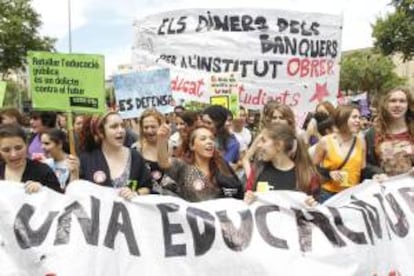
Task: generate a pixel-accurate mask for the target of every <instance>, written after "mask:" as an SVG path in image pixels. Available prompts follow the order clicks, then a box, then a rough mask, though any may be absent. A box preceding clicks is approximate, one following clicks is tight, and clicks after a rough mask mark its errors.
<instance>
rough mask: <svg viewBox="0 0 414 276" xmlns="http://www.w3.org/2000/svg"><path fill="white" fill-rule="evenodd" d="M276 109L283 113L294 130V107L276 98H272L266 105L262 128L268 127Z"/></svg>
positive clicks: (261, 122)
mask: <svg viewBox="0 0 414 276" xmlns="http://www.w3.org/2000/svg"><path fill="white" fill-rule="evenodd" d="M275 110H277V111H279V112H280V113H282V115H283V117H284V119H285V120H286V121H287V123H288V125H289V126H290V127H291V128H292V129H293V130H295V129H296V121H295V114H294V113H293V111H292V109H291V108H290V107H289V106H288V105H286V104H281V103H279V102H278V101H276V100H271V101H269V102H267V103H266V104H265V105H264V107H263V113H262V116H261V120H260V129H263V128H265V127H266V125H269V124H271V123H272V117H273V112H274V111H275Z"/></svg>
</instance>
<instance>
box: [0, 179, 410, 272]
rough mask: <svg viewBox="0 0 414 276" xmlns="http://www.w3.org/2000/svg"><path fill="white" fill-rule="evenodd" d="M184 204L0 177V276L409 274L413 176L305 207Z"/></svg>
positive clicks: (294, 202) (273, 196) (292, 198)
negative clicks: (30, 187)
mask: <svg viewBox="0 0 414 276" xmlns="http://www.w3.org/2000/svg"><path fill="white" fill-rule="evenodd" d="M305 198H306V195H305V194H302V193H298V192H287V191H286V192H284V191H280V192H270V193H264V194H259V195H258V200H257V201H256V202H255V203H254V204H252V205H246V204H245V203H244V202H243V201H238V200H233V199H220V200H211V201H206V202H202V203H189V202H186V201H183V200H181V199H178V198H174V197H167V196H156V195H150V196H142V197H137V198H135V199H134V200H132V201H130V202H128V201H125V200H123V199H122V198H120V197H119V196H118V195H117V191H116V190H114V189H110V188H103V187H100V186H98V185H95V184H92V183H89V182H86V181H76V182H73V183H71V185H69V187H68V190H67V193H66V194H65V195H62V194H58V193H56V192H54V191H51V190H49V189H47V188H42V190H41V191H40V192H39V193H37V194H32V195H28V194H26V193H25V192H24V189H23V184H19V183H12V182H5V181H3V182H0V275H19V276H20V275H30V276H32V275H57V276H65V275H68V276H73V275H77V276H80V275H88V276H90V275H99V276H102V275H108V276H115V275H197V276H201V275H214V276H219V275H226V276H230V275H237V276H241V275H378V276H379V275H412V274H413V273H414V262H413V260H414V234H413V233H414V230H413V229H412V228H413V227H414V181H413V177H412V176H408V175H404V176H399V177H395V178H393V179H390V180H388V181H386V182H384V183H382V184H378V183H375V182H372V181H371V182H365V183H363V184H361V185H358V186H356V187H354V188H351V189H348V190H346V191H344V192H343V193H341V194H339V195H337V196H335V197H333V198H332V199H331V200H329V201H328V202H326V203H325V204H324V205H319V206H317V207H314V208H308V207H306V206H305V205H304V203H303V202H304V199H305Z"/></svg>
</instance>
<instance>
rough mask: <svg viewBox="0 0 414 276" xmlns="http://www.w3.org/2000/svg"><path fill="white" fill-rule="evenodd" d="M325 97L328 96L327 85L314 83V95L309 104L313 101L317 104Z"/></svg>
mask: <svg viewBox="0 0 414 276" xmlns="http://www.w3.org/2000/svg"><path fill="white" fill-rule="evenodd" d="M326 96H329V92H328V87H327V83H326V82H325V83H324V84H319V83H316V88H315V94H313V96H312V97H311V98H310V100H309V102H313V101H315V100H317V101H318V102H321V101H322V100H323V98H325V97H326Z"/></svg>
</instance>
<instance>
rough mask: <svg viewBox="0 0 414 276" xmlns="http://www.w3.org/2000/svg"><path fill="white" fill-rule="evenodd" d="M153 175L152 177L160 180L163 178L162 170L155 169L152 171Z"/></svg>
mask: <svg viewBox="0 0 414 276" xmlns="http://www.w3.org/2000/svg"><path fill="white" fill-rule="evenodd" d="M151 176H152V179H154V180H157V181H158V180H160V178H161V176H162V173H161V172H160V171H153V172H152V173H151Z"/></svg>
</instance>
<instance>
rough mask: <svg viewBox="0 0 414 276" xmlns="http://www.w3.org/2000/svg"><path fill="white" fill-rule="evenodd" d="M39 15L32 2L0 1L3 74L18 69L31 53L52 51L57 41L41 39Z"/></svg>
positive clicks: (0, 64)
mask: <svg viewBox="0 0 414 276" xmlns="http://www.w3.org/2000/svg"><path fill="white" fill-rule="evenodd" d="M41 24H42V23H41V20H40V15H39V14H38V13H36V11H35V10H34V9H33V8H32V6H31V0H0V74H1V75H3V76H4V74H6V73H7V72H8V70H9V69H19V68H22V67H23V66H24V64H25V59H26V54H27V51H29V50H34V51H36V50H38V51H51V50H53V49H54V48H53V44H54V42H55V39H52V38H50V37H43V36H40V35H39V33H38V29H39V27H40V26H41Z"/></svg>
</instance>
